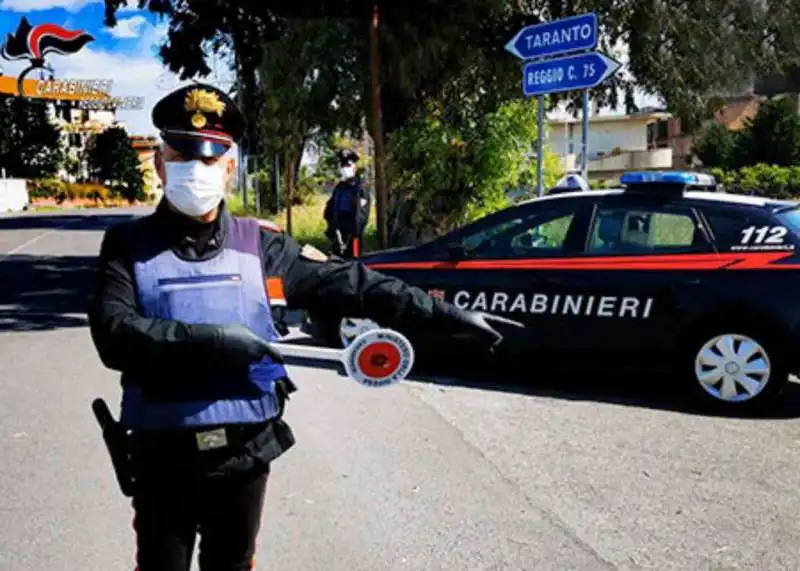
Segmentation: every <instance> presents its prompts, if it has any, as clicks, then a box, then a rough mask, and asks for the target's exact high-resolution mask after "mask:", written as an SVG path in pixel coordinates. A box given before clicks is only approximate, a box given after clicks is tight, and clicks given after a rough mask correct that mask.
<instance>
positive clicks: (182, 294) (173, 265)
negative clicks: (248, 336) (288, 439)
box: [120, 217, 288, 430]
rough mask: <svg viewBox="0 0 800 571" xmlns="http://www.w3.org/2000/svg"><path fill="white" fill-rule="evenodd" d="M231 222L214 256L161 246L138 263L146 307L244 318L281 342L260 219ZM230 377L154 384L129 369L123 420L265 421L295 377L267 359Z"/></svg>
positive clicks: (178, 424) (185, 424)
mask: <svg viewBox="0 0 800 571" xmlns="http://www.w3.org/2000/svg"><path fill="white" fill-rule="evenodd" d="M227 222H228V228H227V232H226V233H225V243H224V244H223V247H222V248H221V249H220V250H219V251H218V252H217V253H216V255H215V256H214V257H213V258H211V259H208V260H203V261H187V260H183V259H181V258H179V257H178V256H177V255H176V254H175V253H173V251H172V250H160V251H159V252H158V253H157V254H156V255H155V256H151V257H148V258H147V259H141V260H136V261H135V262H134V275H135V278H136V286H137V294H138V297H139V304H140V307H141V310H142V311H143V312H144V315H145V316H146V317H149V318H156V319H174V320H178V321H183V322H185V323H191V324H199V323H209V324H217V325H223V324H230V323H242V324H245V325H246V326H248V327H249V328H250V329H251V330H252V331H253V332H255V333H256V334H257V335H259V336H261V337H262V338H264V339H265V340H267V341H273V340H276V339H278V334H277V332H276V330H275V326H274V324H273V321H272V312H271V310H270V303H269V299H268V297H267V293H266V289H265V287H264V274H263V270H262V261H261V256H260V250H261V230H260V228H259V225H258V222H257V221H255V220H248V219H239V218H233V217H231V218H228V219H227ZM143 240H146V237H143ZM147 250H148V248H147V247H143V248H141V251H147ZM230 375H233V373H231V374H229V375H227V376H225V378H210V379H202V380H201V379H197V382H192V381H193V379H175V382H174V383H171V382H169V381H170V380H169V379H168V380H165V381H163V382H161V381H159V382H158V383H151V384H150V385H148V384H147V379H136V378H133V377H132V376H131V374H126V375H125V376H124V378H123V392H122V406H121V414H120V417H121V418H120V422H121V423H122V425H123V426H125V427H126V428H129V429H137V428H138V429H146V430H170V429H180V428H193V427H203V426H212V425H222V424H251V423H261V422H266V421H268V420H270V419H273V418H275V417H277V416H278V414H279V401H278V398H277V394H276V387H275V382H276V381H277V380H279V379H283V378H288V375H287V373H286V369H285V368H284V367H283V365H281V364H278V363H274V362H272V361H271V360H270V359H269V358H268V357H265V358H264V360H263V361H261V362H259V363H254V364H252V365H251V366H250V368H249V372H248V374H247V375H241V378H231V376H230ZM154 385H156V386H154Z"/></svg>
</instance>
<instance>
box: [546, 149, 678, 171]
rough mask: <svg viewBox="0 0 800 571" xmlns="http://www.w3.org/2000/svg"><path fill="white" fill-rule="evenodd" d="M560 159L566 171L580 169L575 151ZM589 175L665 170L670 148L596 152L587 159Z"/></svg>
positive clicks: (669, 167)
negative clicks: (596, 153)
mask: <svg viewBox="0 0 800 571" xmlns="http://www.w3.org/2000/svg"><path fill="white" fill-rule="evenodd" d="M561 160H562V161H563V163H564V168H565V169H566V170H567V171H576V170H580V167H581V164H580V156H579V155H578V154H577V153H571V154H568V155H563V156H562V157H561ZM588 167H589V176H594V177H595V178H597V177H598V176H599V175H615V174H617V173H621V172H625V171H635V170H665V169H671V168H672V149H651V150H647V151H645V150H638V151H617V152H611V153H606V154H602V153H601V154H598V155H595V156H594V157H592V158H590V159H589V164H588Z"/></svg>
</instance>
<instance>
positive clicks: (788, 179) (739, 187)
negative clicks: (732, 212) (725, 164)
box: [709, 163, 800, 199]
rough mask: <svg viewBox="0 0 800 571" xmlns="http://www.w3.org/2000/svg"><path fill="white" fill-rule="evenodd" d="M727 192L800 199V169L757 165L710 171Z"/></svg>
mask: <svg viewBox="0 0 800 571" xmlns="http://www.w3.org/2000/svg"><path fill="white" fill-rule="evenodd" d="M709 174H711V175H714V177H716V179H717V181H718V182H720V183H721V184H722V185H723V187H724V188H725V190H726V191H727V192H733V193H737V194H751V195H756V196H764V197H767V198H775V199H787V198H795V197H796V198H800V167H779V166H775V165H766V164H763V163H762V164H757V165H753V166H750V167H744V168H741V169H739V170H738V171H725V170H722V169H719V168H716V169H710V170H709Z"/></svg>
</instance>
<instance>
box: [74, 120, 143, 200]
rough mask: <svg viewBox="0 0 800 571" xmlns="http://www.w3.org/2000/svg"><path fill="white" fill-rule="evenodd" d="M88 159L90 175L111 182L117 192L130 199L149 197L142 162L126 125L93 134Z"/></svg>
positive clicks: (112, 188)
mask: <svg viewBox="0 0 800 571" xmlns="http://www.w3.org/2000/svg"><path fill="white" fill-rule="evenodd" d="M87 162H88V167H89V172H90V175H91V177H92V178H93V179H95V180H98V181H102V182H103V184H107V185H109V187H110V188H111V190H112V192H114V193H115V194H118V195H120V196H122V197H123V198H125V199H127V200H129V201H131V202H133V201H135V200H144V199H145V198H146V196H145V185H144V175H143V174H142V168H141V163H140V162H139V158H138V156H137V155H136V151H135V150H134V148H133V146H132V145H131V140H130V138H129V137H128V133H127V131H126V130H125V128H124V127H111V128H109V129H106V130H105V131H103V132H102V133H98V134H97V135H95V136H93V137H92V139H91V140H90V142H89V146H88V149H87Z"/></svg>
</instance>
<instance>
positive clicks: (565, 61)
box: [522, 52, 622, 96]
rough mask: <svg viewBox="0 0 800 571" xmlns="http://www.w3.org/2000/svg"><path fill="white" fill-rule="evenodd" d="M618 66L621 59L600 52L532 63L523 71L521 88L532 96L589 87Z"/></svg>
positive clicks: (595, 84)
mask: <svg viewBox="0 0 800 571" xmlns="http://www.w3.org/2000/svg"><path fill="white" fill-rule="evenodd" d="M620 67H622V64H621V63H620V62H618V61H617V60H615V59H612V58H610V57H608V56H607V55H605V54H604V53H600V52H591V53H588V54H578V55H573V56H567V57H561V58H557V59H551V60H547V61H540V62H531V63H529V64H526V65H525V67H524V68H523V70H522V91H523V93H524V94H525V95H527V96H533V95H546V94H548V93H558V92H561V91H579V90H582V89H591V88H592V87H595V86H597V85H600V84H601V83H602V82H603V81H605V80H606V79H608V78H609V77H610V76H612V75H613V74H615V73H616V72H617V70H619V68H620Z"/></svg>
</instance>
